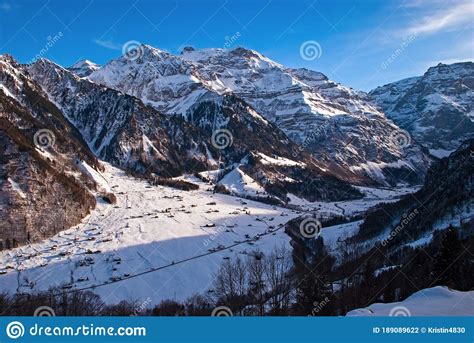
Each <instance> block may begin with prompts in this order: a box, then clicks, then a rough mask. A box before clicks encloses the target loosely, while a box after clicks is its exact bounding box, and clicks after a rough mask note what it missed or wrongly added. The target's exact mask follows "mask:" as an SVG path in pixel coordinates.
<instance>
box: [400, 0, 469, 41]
mask: <svg viewBox="0 0 474 343" xmlns="http://www.w3.org/2000/svg"><path fill="white" fill-rule="evenodd" d="M473 18H474V2H473V1H472V0H467V1H462V2H451V3H447V6H443V7H441V8H440V9H438V10H436V11H435V12H434V13H432V14H430V15H428V16H425V17H423V18H422V19H421V20H418V21H416V22H413V23H412V24H411V25H410V26H409V27H408V28H406V29H405V30H403V32H402V34H403V35H417V36H418V35H429V34H433V33H437V32H440V31H454V30H459V29H460V30H462V29H465V28H466V27H467V26H469V25H472V22H473Z"/></svg>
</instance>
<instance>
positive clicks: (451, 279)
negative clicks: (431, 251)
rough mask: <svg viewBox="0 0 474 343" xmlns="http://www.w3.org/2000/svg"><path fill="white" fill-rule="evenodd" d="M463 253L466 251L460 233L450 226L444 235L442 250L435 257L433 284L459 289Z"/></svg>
mask: <svg viewBox="0 0 474 343" xmlns="http://www.w3.org/2000/svg"><path fill="white" fill-rule="evenodd" d="M463 252H464V249H463V248H462V245H461V242H460V241H459V238H458V233H457V231H456V229H455V228H454V227H453V226H452V225H450V226H449V227H448V229H447V230H446V232H445V234H444V238H443V241H442V242H441V248H440V250H439V252H438V254H437V255H436V257H435V262H434V267H433V272H432V276H433V284H435V285H439V286H448V287H451V288H457V286H458V285H457V284H458V281H459V279H460V277H461V275H460V273H461V271H460V265H461V262H462V261H461V260H462V259H460V257H459V254H462V253H463Z"/></svg>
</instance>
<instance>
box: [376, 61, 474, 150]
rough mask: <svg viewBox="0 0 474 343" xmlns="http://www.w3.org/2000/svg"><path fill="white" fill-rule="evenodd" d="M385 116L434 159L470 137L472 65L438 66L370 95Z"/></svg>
mask: <svg viewBox="0 0 474 343" xmlns="http://www.w3.org/2000/svg"><path fill="white" fill-rule="evenodd" d="M370 95H371V96H372V97H373V98H374V99H375V102H376V103H377V104H378V105H379V106H380V107H381V108H382V109H383V110H384V111H385V113H386V114H387V116H388V117H389V118H390V119H392V120H393V121H394V122H395V123H397V124H398V125H399V126H400V127H402V128H404V129H405V130H407V131H409V132H410V134H411V135H412V137H413V138H414V139H416V140H417V141H418V142H419V143H421V144H422V145H424V146H425V147H427V148H428V149H430V152H431V153H432V154H433V155H434V156H436V157H445V156H447V155H448V154H449V153H450V152H452V151H454V150H456V149H457V148H458V147H459V146H460V144H461V143H462V142H463V141H464V140H466V139H469V138H472V137H474V112H473V111H474V64H473V63H472V62H465V63H455V64H451V65H446V64H439V65H437V66H435V67H431V68H429V69H428V70H427V71H426V73H425V74H424V75H423V76H420V77H413V78H409V79H405V80H401V81H398V82H394V83H390V84H387V85H384V86H381V87H377V88H376V89H374V90H373V91H371V92H370Z"/></svg>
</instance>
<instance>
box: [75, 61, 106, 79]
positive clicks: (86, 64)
mask: <svg viewBox="0 0 474 343" xmlns="http://www.w3.org/2000/svg"><path fill="white" fill-rule="evenodd" d="M99 68H100V66H99V65H98V64H96V63H94V62H91V61H89V60H81V61H78V62H76V63H74V64H73V65H72V66H70V67H68V68H67V69H68V70H70V71H72V72H73V73H74V74H76V75H77V76H80V77H86V76H89V75H90V74H92V73H93V72H95V71H96V70H98V69H99Z"/></svg>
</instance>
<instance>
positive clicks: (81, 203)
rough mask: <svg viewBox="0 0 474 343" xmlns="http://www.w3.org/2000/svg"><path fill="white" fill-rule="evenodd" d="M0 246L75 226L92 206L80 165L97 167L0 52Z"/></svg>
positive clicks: (88, 182) (79, 140) (92, 189)
mask: <svg viewBox="0 0 474 343" xmlns="http://www.w3.org/2000/svg"><path fill="white" fill-rule="evenodd" d="M0 86H1V87H0V210H1V211H0V249H5V248H11V247H14V246H17V245H22V244H26V243H29V242H34V241H39V240H42V239H44V238H45V237H48V236H51V235H53V234H54V233H57V232H58V231H60V230H63V229H66V228H69V227H70V226H72V225H75V224H77V223H78V222H79V221H80V220H81V219H82V218H83V217H84V216H85V215H87V214H88V213H89V211H90V210H91V209H92V208H94V206H95V196H94V195H93V193H95V192H96V190H97V188H96V184H95V182H94V180H93V179H92V178H91V176H90V174H89V173H88V172H87V171H86V169H85V167H84V166H86V165H87V166H89V167H90V168H95V169H97V170H100V168H101V166H100V164H99V163H98V161H97V160H96V158H95V157H94V155H93V154H92V153H91V152H90V151H89V149H88V147H87V145H85V143H84V141H83V140H82V138H81V136H80V135H79V133H78V132H77V130H76V129H75V128H74V127H73V126H71V125H70V123H69V122H67V120H65V119H64V117H63V116H62V114H61V112H60V111H59V110H58V108H57V107H56V106H55V105H54V104H52V103H51V102H49V100H48V99H47V97H46V95H45V94H44V93H43V92H42V90H41V88H40V87H39V86H38V85H37V84H36V83H35V82H34V81H32V79H31V78H30V77H29V76H28V75H27V74H25V73H24V72H22V70H21V67H20V66H19V65H18V64H17V63H16V62H15V61H14V60H13V59H12V58H11V57H10V56H6V55H3V56H0Z"/></svg>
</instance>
